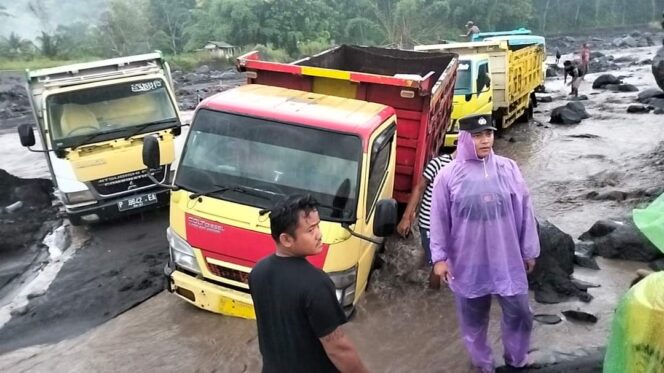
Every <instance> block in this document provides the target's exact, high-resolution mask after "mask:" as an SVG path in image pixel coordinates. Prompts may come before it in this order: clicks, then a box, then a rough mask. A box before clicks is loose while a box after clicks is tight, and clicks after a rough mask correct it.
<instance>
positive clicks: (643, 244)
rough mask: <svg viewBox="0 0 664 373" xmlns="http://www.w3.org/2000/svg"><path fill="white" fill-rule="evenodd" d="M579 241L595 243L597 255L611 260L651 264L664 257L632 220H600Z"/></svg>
mask: <svg viewBox="0 0 664 373" xmlns="http://www.w3.org/2000/svg"><path fill="white" fill-rule="evenodd" d="M579 239H581V240H586V241H592V242H594V243H595V252H596V253H597V255H600V256H603V257H605V258H609V259H624V260H636V261H642V262H650V261H653V260H655V259H657V258H660V257H662V256H664V255H663V254H662V252H661V251H659V250H658V249H657V247H655V246H654V245H653V244H652V243H651V242H650V241H649V240H648V239H647V238H646V237H645V236H644V235H643V233H641V231H639V229H638V228H637V227H636V225H634V223H633V222H632V221H631V219H625V220H600V221H598V222H596V223H595V224H594V225H593V226H592V227H591V228H590V229H589V230H588V231H587V232H585V233H584V234H582V235H581V237H579Z"/></svg>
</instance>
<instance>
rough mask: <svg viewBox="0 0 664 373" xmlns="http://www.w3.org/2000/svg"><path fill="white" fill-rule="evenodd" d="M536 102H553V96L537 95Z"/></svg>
mask: <svg viewBox="0 0 664 373" xmlns="http://www.w3.org/2000/svg"><path fill="white" fill-rule="evenodd" d="M537 102H544V103H548V102H553V97H551V96H537Z"/></svg>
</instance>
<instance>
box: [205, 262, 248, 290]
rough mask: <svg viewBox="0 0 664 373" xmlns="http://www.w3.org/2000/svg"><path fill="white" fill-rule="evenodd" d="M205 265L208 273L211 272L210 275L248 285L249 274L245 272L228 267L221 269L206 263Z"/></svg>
mask: <svg viewBox="0 0 664 373" xmlns="http://www.w3.org/2000/svg"><path fill="white" fill-rule="evenodd" d="M207 265H208V269H209V270H210V272H212V274H213V275H215V276H219V277H223V278H225V279H228V280H233V281H236V282H241V283H243V284H247V285H249V273H247V272H243V271H238V270H236V269H231V268H228V267H222V266H219V265H216V264H212V263H208V264H207Z"/></svg>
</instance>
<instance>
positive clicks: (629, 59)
mask: <svg viewBox="0 0 664 373" xmlns="http://www.w3.org/2000/svg"><path fill="white" fill-rule="evenodd" d="M613 62H615V63H626V62H634V58H632V57H630V56H622V57H618V58H616V59H615V60H613Z"/></svg>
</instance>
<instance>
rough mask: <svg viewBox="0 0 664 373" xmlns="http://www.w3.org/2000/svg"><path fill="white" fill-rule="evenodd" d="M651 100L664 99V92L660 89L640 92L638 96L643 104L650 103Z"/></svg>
mask: <svg viewBox="0 0 664 373" xmlns="http://www.w3.org/2000/svg"><path fill="white" fill-rule="evenodd" d="M651 98H664V91H662V90H661V89H659V88H648V89H645V90H643V91H641V92H639V94H638V96H637V99H638V100H639V102H641V103H648V100H650V99H651Z"/></svg>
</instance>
